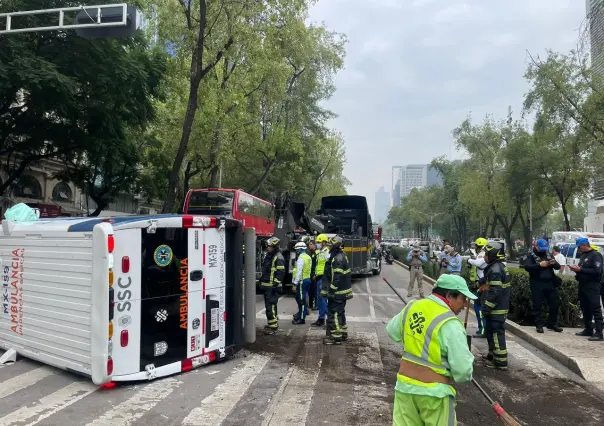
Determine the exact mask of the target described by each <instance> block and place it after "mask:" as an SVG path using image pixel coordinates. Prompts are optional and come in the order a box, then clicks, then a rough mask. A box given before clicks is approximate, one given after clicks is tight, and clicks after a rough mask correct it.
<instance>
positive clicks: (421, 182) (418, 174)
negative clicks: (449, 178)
mask: <svg viewBox="0 0 604 426" xmlns="http://www.w3.org/2000/svg"><path fill="white" fill-rule="evenodd" d="M425 186H428V165H427V164H409V165H407V166H405V167H404V168H403V171H402V173H401V198H404V197H406V196H407V195H409V193H410V192H411V190H412V189H414V188H423V187H425Z"/></svg>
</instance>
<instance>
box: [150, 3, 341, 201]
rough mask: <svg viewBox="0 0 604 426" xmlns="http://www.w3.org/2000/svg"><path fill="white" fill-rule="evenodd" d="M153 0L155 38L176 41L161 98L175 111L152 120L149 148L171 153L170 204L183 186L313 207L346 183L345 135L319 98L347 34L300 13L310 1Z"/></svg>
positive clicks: (327, 90) (329, 88)
mask: <svg viewBox="0 0 604 426" xmlns="http://www.w3.org/2000/svg"><path fill="white" fill-rule="evenodd" d="M149 3H154V4H156V5H157V8H158V13H159V18H160V28H159V37H160V42H161V43H167V44H170V45H171V46H172V47H173V49H174V58H173V60H172V63H171V65H172V67H173V70H172V72H173V75H174V78H173V79H171V84H172V85H173V87H174V94H173V99H168V101H167V102H166V104H167V105H169V107H166V108H165V109H166V112H167V113H168V116H169V117H174V119H171V118H166V119H164V120H163V122H162V124H161V126H157V128H156V129H155V135H156V137H157V139H158V140H159V141H160V144H159V145H158V148H157V150H160V151H162V152H163V153H162V154H157V153H152V152H149V153H148V155H149V156H150V157H153V158H172V159H173V161H172V165H171V167H170V185H169V188H167V189H166V190H167V192H168V195H169V197H168V203H167V205H166V208H167V209H169V210H170V209H172V204H173V201H174V200H171V198H173V197H178V198H181V197H182V195H183V193H184V192H185V191H186V190H187V189H188V188H189V187H206V186H212V187H215V186H222V187H236V188H242V189H244V190H246V191H248V192H251V193H253V194H256V195H259V196H260V197H262V198H265V199H272V198H274V197H276V196H277V195H279V194H282V193H284V192H288V193H289V194H290V195H292V196H293V197H294V198H295V199H297V201H301V202H304V203H305V204H307V206H309V207H311V208H312V207H313V206H316V204H317V203H318V202H319V200H320V198H321V197H322V196H323V195H336V194H342V193H345V188H346V186H347V185H348V184H349V182H348V180H347V179H346V178H345V177H344V176H343V167H344V165H345V162H346V155H345V145H344V140H343V138H342V136H341V135H340V134H338V133H337V132H334V131H331V130H330V129H328V128H327V121H328V120H329V119H331V118H333V117H334V114H333V113H331V112H330V111H327V110H325V109H324V108H322V107H321V106H320V104H321V102H322V101H324V100H326V99H328V98H329V97H331V95H332V94H333V92H334V90H335V87H334V85H333V77H334V75H335V73H336V72H337V71H338V70H340V69H341V68H342V66H343V58H344V53H345V52H344V44H345V38H344V37H343V36H342V35H341V34H337V33H334V32H331V31H329V30H328V29H327V28H325V27H323V26H314V25H308V24H307V23H306V20H307V17H308V7H309V3H310V2H309V1H302V0H278V1H271V2H256V1H252V0H244V1H242V2H241V1H237V2H235V1H228V0H224V1H207V0H201V1H200V2H199V3H196V5H195V6H194V7H191V6H190V5H191V3H187V2H180V4H179V3H178V2H174V1H171V0H163V1H160V2H149ZM149 7H151V6H149ZM203 17H205V18H204V19H201V18H203ZM191 76H193V77H191ZM187 112H188V114H187ZM177 117H180V119H178V118H177ZM182 117H185V119H184V121H183V119H182ZM178 140H179V141H180V142H177V141H178ZM150 180H152V179H150ZM158 183H159V182H156V183H155V184H154V185H152V186H151V188H152V189H153V191H156V190H157V189H156V188H159V187H160V186H161V185H158ZM180 201H181V200H179V201H178V202H180Z"/></svg>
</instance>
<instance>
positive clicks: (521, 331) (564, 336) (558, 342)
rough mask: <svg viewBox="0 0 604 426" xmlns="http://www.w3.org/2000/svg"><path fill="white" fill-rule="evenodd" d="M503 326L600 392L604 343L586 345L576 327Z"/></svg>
mask: <svg viewBox="0 0 604 426" xmlns="http://www.w3.org/2000/svg"><path fill="white" fill-rule="evenodd" d="M395 264H396V265H398V266H402V267H404V268H406V269H408V267H407V265H405V264H403V263H401V262H398V261H395ZM424 282H425V283H428V284H430V285H433V284H434V280H433V279H432V278H430V277H426V276H424ZM404 296H406V294H404ZM471 316H472V317H473V316H474V315H471ZM505 326H506V330H507V331H509V332H510V333H512V334H514V335H516V336H518V337H520V338H521V339H523V340H525V341H527V342H528V343H530V344H531V345H533V346H535V347H536V348H538V349H540V350H541V351H543V352H545V353H546V354H548V355H549V356H551V357H552V358H554V359H555V360H557V361H558V362H560V363H561V364H563V365H564V366H566V367H567V368H568V369H569V370H571V371H572V372H574V373H575V374H578V375H579V376H581V377H583V378H584V379H585V380H586V381H587V382H590V383H591V384H592V385H594V386H596V387H597V388H598V389H600V390H602V391H604V342H590V341H588V340H587V338H585V337H579V336H575V333H576V332H578V331H581V329H580V328H568V329H564V331H563V332H562V333H556V332H554V331H550V330H547V329H546V330H545V333H543V334H540V333H537V331H536V330H535V327H534V326H520V325H518V324H516V323H515V322H513V321H506V323H505Z"/></svg>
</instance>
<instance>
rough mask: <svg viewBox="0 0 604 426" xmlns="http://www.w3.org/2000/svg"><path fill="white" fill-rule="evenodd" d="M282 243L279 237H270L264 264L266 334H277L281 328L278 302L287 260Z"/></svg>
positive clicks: (262, 288) (263, 285)
mask: <svg viewBox="0 0 604 426" xmlns="http://www.w3.org/2000/svg"><path fill="white" fill-rule="evenodd" d="M280 242H281V241H280V240H279V238H277V237H270V238H269V239H268V240H267V242H266V256H265V257H264V260H263V262H262V277H261V278H260V289H261V290H263V292H264V307H265V308H266V326H265V327H264V332H265V334H275V332H276V331H277V329H278V328H279V318H278V316H277V312H278V310H277V302H278V301H279V297H280V296H281V289H282V283H283V277H284V276H285V259H284V258H283V255H282V254H281V252H280V250H279V243H280Z"/></svg>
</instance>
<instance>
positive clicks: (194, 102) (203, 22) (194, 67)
mask: <svg viewBox="0 0 604 426" xmlns="http://www.w3.org/2000/svg"><path fill="white" fill-rule="evenodd" d="M190 18H191V17H190V15H188V16H187V20H188V21H189V24H190ZM206 27H207V5H206V0H199V32H198V35H197V42H196V45H195V49H193V54H192V56H191V67H190V73H191V78H190V83H189V102H188V103H187V112H186V114H185V120H184V122H183V125H182V136H181V138H180V144H179V145H178V151H177V152H176V157H175V158H174V164H173V165H172V170H171V171H170V174H169V175H168V194H166V196H167V198H166V204H165V205H164V208H163V212H164V213H169V212H171V211H172V210H173V209H174V202H175V201H176V196H177V193H176V189H177V186H178V181H179V177H180V170H181V168H182V163H183V161H184V159H185V154H186V153H187V148H188V146H189V139H190V138H191V129H192V128H193V123H194V122H195V114H196V113H197V108H198V107H199V103H198V97H199V85H200V83H201V80H202V79H203V78H204V77H205V76H206V75H207V74H208V73H209V72H210V71H211V70H212V69H213V68H214V67H215V66H216V64H217V63H218V62H219V61H220V60H221V59H222V57H223V55H224V52H225V51H226V50H227V49H228V48H229V47H231V45H232V44H233V38H232V37H230V38H229V39H228V41H227V43H226V44H225V45H224V46H223V49H222V50H220V51H219V52H218V53H217V54H216V58H215V60H213V61H212V62H211V63H209V64H208V65H207V66H206V67H205V68H204V67H203V52H204V47H205V46H204V45H205V36H206Z"/></svg>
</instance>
